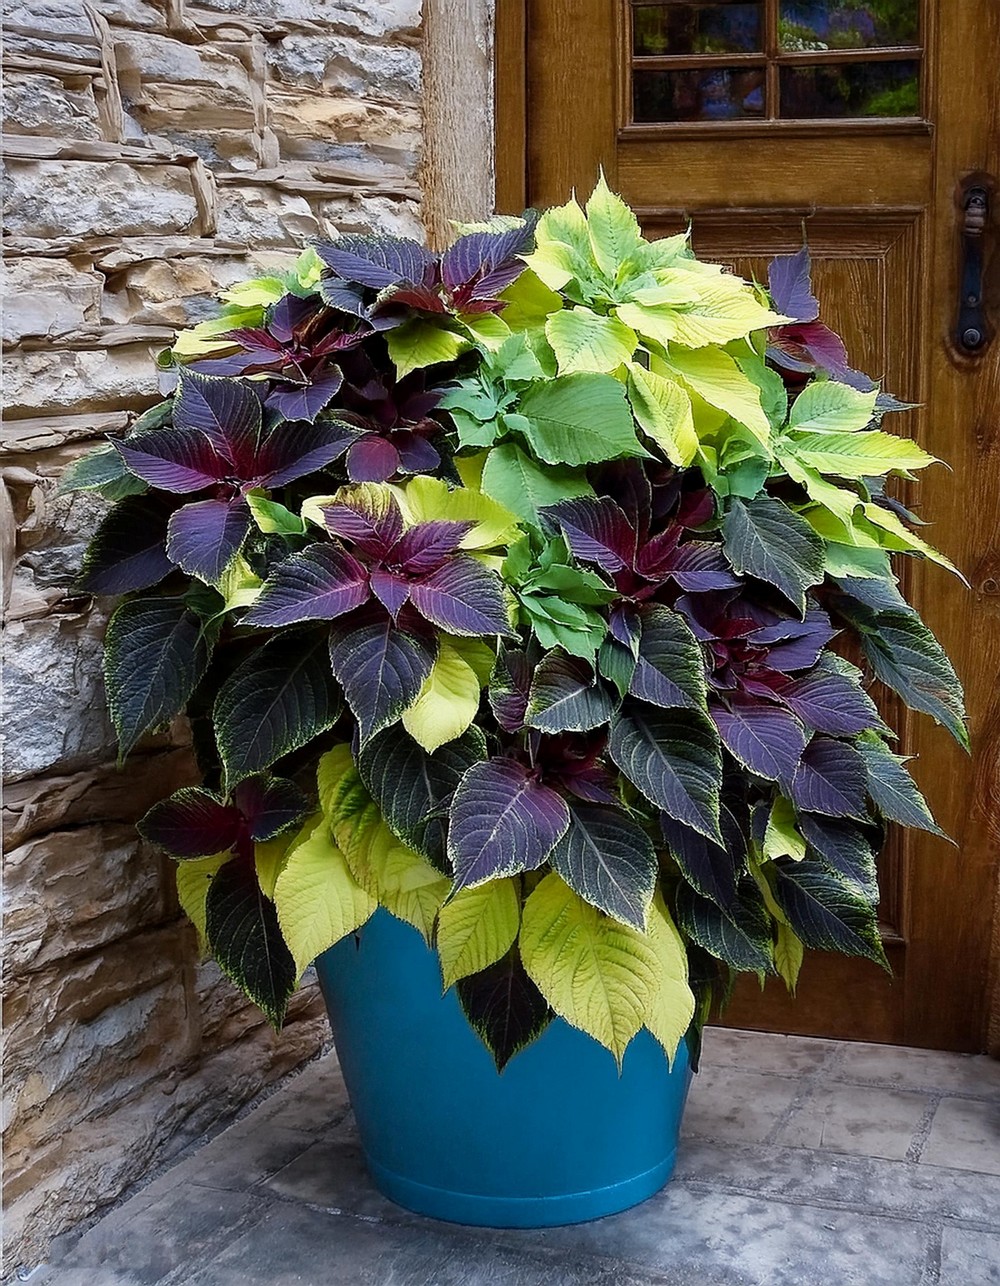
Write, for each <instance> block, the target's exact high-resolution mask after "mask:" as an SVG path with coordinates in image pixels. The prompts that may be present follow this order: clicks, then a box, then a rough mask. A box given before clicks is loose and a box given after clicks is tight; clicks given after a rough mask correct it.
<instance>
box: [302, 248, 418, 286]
mask: <svg viewBox="0 0 1000 1286" xmlns="http://www.w3.org/2000/svg"><path fill="white" fill-rule="evenodd" d="M316 253H317V254H318V255H319V257H320V258H321V259H322V260H323V262H324V263H325V264H326V266H327V267H328V268H332V269H333V271H334V272H335V273H336V274H337V276H338V277H340V278H341V279H342V280H343V281H346V282H354V283H356V284H357V285H359V286H368V287H370V288H371V289H373V290H384V289H385V288H386V287H387V286H396V285H399V284H400V283H401V282H410V283H413V284H415V285H416V284H420V285H432V284H433V282H434V280H435V278H436V275H437V262H438V260H437V256H436V255H435V254H433V253H432V252H431V251H429V250H427V249H425V248H424V247H423V246H421V245H419V244H418V243H417V242H416V241H411V240H409V238H407V237H388V236H379V237H364V236H349V237H340V238H339V239H338V240H337V241H330V242H321V243H320V244H318V245H317V246H316Z"/></svg>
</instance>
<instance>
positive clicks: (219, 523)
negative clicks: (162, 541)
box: [167, 497, 251, 584]
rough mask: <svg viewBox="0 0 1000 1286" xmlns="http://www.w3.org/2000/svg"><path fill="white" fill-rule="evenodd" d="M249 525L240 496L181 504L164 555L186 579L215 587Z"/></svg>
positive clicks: (173, 521)
mask: <svg viewBox="0 0 1000 1286" xmlns="http://www.w3.org/2000/svg"><path fill="white" fill-rule="evenodd" d="M250 522H251V518H250V507H249V505H247V503H246V501H245V500H243V498H242V497H239V498H237V499H236V500H198V501H195V502H194V503H193V504H189V505H182V506H181V508H180V509H178V510H177V512H176V513H175V514H173V515H172V516H171V519H170V524H169V527H168V535H167V553H168V555H169V556H170V560H171V561H172V562H174V563H176V564H177V566H178V567H180V569H181V570H182V571H185V572H187V573H188V575H189V576H197V577H199V578H200V579H201V580H204V581H208V582H209V584H215V583H216V582H217V581H218V580H219V578H220V577H221V576H222V573H223V572H224V571H225V570H226V568H227V567H228V566H229V564H230V563H231V562H232V560H233V558H234V557H235V556H236V554H237V553H238V552H239V550H240V547H241V546H242V544H243V542H244V540H246V538H247V534H248V532H249V531H250Z"/></svg>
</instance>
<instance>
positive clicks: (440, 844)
mask: <svg viewBox="0 0 1000 1286" xmlns="http://www.w3.org/2000/svg"><path fill="white" fill-rule="evenodd" d="M485 757H486V741H485V738H484V737H483V734H482V733H481V732H480V731H479V729H478V728H475V727H473V728H470V729H469V730H468V731H467V732H466V733H464V734H463V735H462V736H461V737H459V738H457V740H455V741H450V742H448V743H447V744H445V745H443V746H442V747H441V748H440V749H439V750H437V751H435V752H434V753H433V754H428V753H427V751H426V750H424V749H423V747H421V746H419V745H417V743H416V742H415V741H414V740H413V739H412V738H410V737H407V736H401V735H400V733H399V731H398V730H397V729H391V728H390V729H387V730H386V731H385V732H382V733H379V734H377V735H376V736H375V737H373V738H372V739H371V741H369V742H368V743H367V745H365V747H364V748H363V749H362V751H361V753H360V755H359V757H358V767H359V769H360V772H361V776H362V778H363V780H364V783H365V785H366V786H367V788H368V790H369V791H371V794H372V796H373V798H374V799H375V801H376V803H377V804H378V806H379V808H380V809H381V811H382V814H383V816H384V817H385V820H386V822H387V824H388V825H389V827H390V828H391V829H392V831H393V832H394V833H395V834H396V835H397V836H398V837H399V838H400V839H401V840H402V841H403V843H404V844H406V845H408V846H409V847H410V848H412V849H414V850H415V851H416V852H418V853H421V854H423V856H425V857H426V858H428V860H429V861H431V862H432V863H433V864H434V865H435V866H436V867H437V868H438V870H442V871H443V870H446V869H447V862H446V858H445V837H446V826H447V804H448V801H449V800H450V799H451V797H452V795H453V794H454V792H455V790H456V788H457V786H458V783H459V782H460V781H461V779H462V777H463V775H464V774H465V772H466V771H467V770H468V769H469V768H471V766H472V765H473V764H474V763H476V762H478V761H479V760H481V759H485Z"/></svg>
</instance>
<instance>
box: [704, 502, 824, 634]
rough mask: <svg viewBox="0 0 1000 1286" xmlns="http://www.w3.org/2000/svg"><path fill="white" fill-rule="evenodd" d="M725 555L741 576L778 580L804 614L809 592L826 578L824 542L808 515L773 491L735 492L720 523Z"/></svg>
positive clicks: (782, 589)
mask: <svg viewBox="0 0 1000 1286" xmlns="http://www.w3.org/2000/svg"><path fill="white" fill-rule="evenodd" d="M722 533H723V542H724V545H725V550H726V557H727V558H728V559H729V561H730V563H731V564H732V565H733V568H734V569H735V570H736V571H737V572H739V573H740V575H741V576H755V577H757V579H758V580H762V581H765V582H766V583H767V584H768V585H774V586H775V587H776V588H777V589H778V590H780V591H781V593H782V594H784V595H785V597H786V598H787V599H788V600H789V602H791V603H792V604H794V605H795V607H797V608H798V610H799V613H800V614H804V613H805V592H806V590H807V589H808V588H809V587H810V586H811V585H818V584H819V582H820V581H821V580H822V579H823V576H824V569H825V565H826V563H825V560H826V546H825V545H824V543H823V540H822V538H821V537H820V536H818V535H817V533H816V532H815V531H814V530H813V529H812V527H810V525H809V524H808V523H807V522H806V520H805V519H804V518H801V517H800V516H799V515H798V514H797V513H794V512H793V511H792V510H791V509H789V507H788V506H787V505H786V504H784V503H783V502H782V501H780V500H776V499H774V497H773V496H768V495H763V494H762V495H759V496H757V497H756V498H755V499H754V500H741V499H740V498H739V497H738V496H733V497H731V498H730V501H729V508H728V510H727V511H726V517H725V520H724V522H723V527H722Z"/></svg>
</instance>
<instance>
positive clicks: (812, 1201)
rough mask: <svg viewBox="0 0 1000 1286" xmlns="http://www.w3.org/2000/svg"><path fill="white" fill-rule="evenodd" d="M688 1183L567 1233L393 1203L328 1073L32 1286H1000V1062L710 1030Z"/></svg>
mask: <svg viewBox="0 0 1000 1286" xmlns="http://www.w3.org/2000/svg"><path fill="white" fill-rule="evenodd" d="M703 1065H704V1067H705V1069H706V1070H705V1071H704V1072H703V1073H701V1074H700V1075H699V1076H698V1077H696V1079H695V1082H694V1085H693V1087H692V1093H691V1101H690V1106H689V1110H688V1113H687V1115H686V1117H685V1125H684V1136H683V1139H682V1145H681V1150H680V1155H679V1159H678V1166H677V1172H676V1175H675V1178H674V1180H673V1181H672V1182H671V1183H670V1184H669V1185H668V1186H667V1187H666V1188H665V1189H664V1190H663V1191H662V1192H661V1193H659V1194H658V1195H657V1196H655V1197H653V1198H652V1199H651V1200H650V1201H647V1202H646V1203H644V1204H643V1205H642V1206H640V1207H637V1208H636V1209H634V1210H631V1211H626V1212H624V1213H623V1214H620V1215H614V1216H612V1217H610V1218H608V1219H602V1220H598V1221H595V1222H592V1223H589V1224H580V1225H576V1226H573V1227H568V1228H553V1229H539V1230H532V1231H526V1232H520V1231H512V1230H490V1229H471V1228H462V1227H459V1226H457V1225H453V1224H445V1223H439V1222H435V1221H433V1220H428V1219H422V1218H420V1217H419V1216H417V1215H412V1214H410V1213H408V1212H407V1211H405V1210H402V1209H401V1208H400V1207H398V1206H396V1205H394V1204H393V1203H392V1202H390V1201H388V1200H387V1199H386V1198H384V1197H382V1196H381V1195H380V1194H379V1193H378V1192H377V1191H376V1190H375V1189H374V1187H373V1186H372V1184H371V1182H370V1180H369V1179H368V1176H367V1173H366V1171H365V1168H364V1162H363V1158H362V1155H361V1149H360V1146H359V1144H358V1140H357V1136H356V1131H355V1128H354V1121H353V1117H352V1115H351V1113H350V1110H349V1106H348V1103H347V1098H346V1095H345V1093H344V1089H343V1083H342V1080H341V1078H340V1074H339V1069H338V1068H337V1065H336V1060H335V1058H334V1057H333V1056H328V1057H326V1058H324V1059H320V1060H318V1061H317V1062H314V1063H312V1064H310V1066H309V1067H308V1068H306V1069H305V1070H304V1071H303V1072H302V1073H301V1074H300V1075H299V1076H298V1077H296V1078H295V1079H294V1080H293V1081H292V1082H290V1083H289V1084H288V1085H286V1086H285V1087H284V1088H283V1089H282V1090H280V1091H279V1092H278V1093H277V1094H275V1095H273V1096H272V1097H271V1098H269V1099H268V1100H267V1101H266V1102H265V1103H263V1104H262V1105H261V1106H259V1107H258V1108H256V1109H255V1110H254V1111H253V1112H252V1113H251V1114H250V1115H249V1116H247V1117H246V1118H244V1119H243V1120H242V1121H240V1122H238V1123H237V1124H236V1125H235V1126H233V1127H231V1128H230V1129H229V1130H227V1131H225V1132H224V1133H222V1134H220V1135H219V1136H218V1137H216V1138H215V1139H214V1140H212V1141H211V1142H210V1143H208V1144H207V1145H206V1146H204V1147H203V1148H201V1149H200V1150H199V1151H197V1152H196V1153H194V1154H193V1155H190V1156H188V1157H187V1158H186V1159H184V1160H182V1161H181V1162H180V1163H179V1164H177V1165H175V1166H174V1167H173V1168H172V1169H170V1170H168V1171H167V1172H166V1173H164V1174H162V1175H161V1176H159V1177H158V1178H157V1179H156V1180H155V1181H154V1182H152V1183H151V1184H149V1185H148V1186H147V1187H146V1188H144V1189H143V1190H142V1191H141V1192H140V1193H139V1194H138V1195H137V1196H135V1197H134V1198H132V1199H131V1200H130V1201H128V1202H126V1203H125V1204H123V1205H121V1206H119V1207H118V1208H117V1209H116V1210H114V1211H112V1212H111V1213H110V1214H109V1215H107V1216H106V1217H105V1218H104V1219H102V1220H100V1221H99V1222H98V1223H96V1224H95V1225H94V1226H93V1227H92V1228H90V1229H89V1230H88V1231H86V1232H84V1233H83V1235H82V1236H81V1237H80V1238H79V1240H78V1241H77V1242H76V1243H75V1244H72V1245H69V1246H67V1247H66V1248H65V1249H64V1250H63V1251H62V1253H61V1257H60V1258H59V1260H58V1261H57V1262H55V1261H54V1262H52V1263H51V1264H49V1265H46V1266H43V1267H42V1268H40V1269H39V1270H37V1271H36V1272H35V1273H32V1274H31V1276H30V1278H29V1280H31V1281H32V1282H34V1283H36V1286H237V1283H238V1284H239V1286H258V1284H260V1286H265V1284H266V1286H293V1284H294V1286H341V1283H343V1284H344V1286H348V1284H349V1286H585V1284H586V1286H695V1284H697V1286H980V1284H982V1286H989V1284H990V1283H994V1282H996V1283H1000V1076H998V1070H1000V1064H997V1063H993V1062H991V1061H990V1060H989V1059H985V1058H982V1059H981V1058H970V1057H967V1056H964V1055H950V1054H939V1053H928V1052H927V1051H922V1050H902V1049H890V1048H885V1047H881V1046H873V1045H851V1044H846V1043H842V1042H834V1041H821V1040H812V1039H806V1038H798V1037H784V1036H770V1035H762V1034H758V1033H752V1032H734V1031H723V1030H713V1031H711V1032H709V1033H708V1034H707V1037H706V1042H705V1057H704V1064H703Z"/></svg>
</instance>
